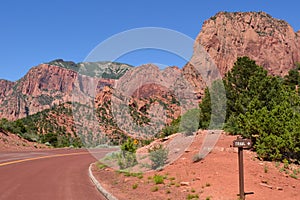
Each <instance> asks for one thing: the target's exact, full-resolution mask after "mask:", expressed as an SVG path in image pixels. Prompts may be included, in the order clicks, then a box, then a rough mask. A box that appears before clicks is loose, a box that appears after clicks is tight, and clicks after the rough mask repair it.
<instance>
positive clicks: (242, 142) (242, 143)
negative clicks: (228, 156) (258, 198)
mask: <svg viewBox="0 0 300 200" xmlns="http://www.w3.org/2000/svg"><path fill="white" fill-rule="evenodd" d="M233 147H238V159H239V192H240V193H239V196H240V199H241V200H245V196H246V195H247V194H254V193H253V192H247V193H246V192H245V188H244V158H243V149H249V148H251V147H252V141H251V140H250V139H242V138H240V137H238V138H237V139H236V140H234V141H233Z"/></svg>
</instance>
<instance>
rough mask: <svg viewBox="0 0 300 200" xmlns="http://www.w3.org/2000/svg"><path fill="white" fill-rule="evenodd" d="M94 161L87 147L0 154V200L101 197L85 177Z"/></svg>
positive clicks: (82, 199) (101, 199) (70, 199)
mask: <svg viewBox="0 0 300 200" xmlns="http://www.w3.org/2000/svg"><path fill="white" fill-rule="evenodd" d="M108 151H109V150H108V149H102V150H98V151H97V154H98V156H101V155H103V156H104V155H105V154H106V153H107V152H108ZM95 161H96V159H95V158H94V157H93V156H92V155H90V154H89V153H88V151H87V150H51V151H39V152H14V153H0V199H1V200H50V199H51V200H53V199H55V200H85V199H88V200H94V199H95V200H98V199H99V200H104V199H105V198H104V197H103V196H102V195H101V194H100V193H99V192H98V191H97V189H96V187H95V186H94V185H93V183H92V182H91V180H90V179H89V176H88V168H89V164H90V163H92V162H95Z"/></svg>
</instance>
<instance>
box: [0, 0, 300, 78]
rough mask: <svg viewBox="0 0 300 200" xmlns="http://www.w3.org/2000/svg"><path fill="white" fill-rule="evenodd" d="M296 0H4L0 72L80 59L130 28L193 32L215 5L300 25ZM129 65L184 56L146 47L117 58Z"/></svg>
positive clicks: (175, 61) (11, 74)
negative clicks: (143, 49) (156, 28)
mask: <svg viewBox="0 0 300 200" xmlns="http://www.w3.org/2000/svg"><path fill="white" fill-rule="evenodd" d="M299 7H300V3H298V1H297V0H294V1H293V0H284V1H280V0H206V1H202V0H186V1H183V0H181V1H179V0H151V1H148V0H105V1H104V0H49V1H46V0H45V1H42V0H26V1H25V0H3V1H1V4H0V25H1V28H0V36H1V37H0V53H1V57H0V58H1V59H0V78H4V79H8V80H17V79H19V78H21V77H22V76H24V75H25V74H26V72H27V71H28V70H29V69H30V68H31V67H33V66H36V65H38V64H40V63H43V62H49V61H51V60H54V59H57V58H62V59H64V60H71V61H74V62H81V61H83V60H84V59H85V57H86V56H87V55H88V54H89V52H90V51H91V50H92V49H93V48H95V47H96V46H97V45H98V44H99V43H101V42H102V41H104V40H105V39H107V38H109V37H110V36H112V35H114V34H117V33H120V32H122V31H126V30H129V29H133V28H140V27H149V26H150V27H163V28H169V29H172V30H176V31H179V32H181V33H183V34H186V35H187V36H189V37H191V38H193V39H194V38H195V37H196V36H197V34H198V33H199V32H200V30H201V27H202V23H203V22H204V20H206V19H208V18H209V17H211V16H213V15H215V14H216V13H217V12H219V11H265V12H267V13H269V14H270V15H272V16H273V17H275V18H279V19H283V20H286V21H287V22H288V23H290V24H291V25H292V27H293V28H294V30H295V31H297V30H299V29H300V19H299V16H300V14H299V13H300V12H299ZM118 61H120V62H127V63H128V64H132V65H139V64H143V63H150V62H152V63H161V64H164V65H177V66H179V67H182V65H184V63H185V61H184V60H182V59H180V58H178V57H176V56H174V55H171V54H168V53H166V52H162V51H160V52H159V51H155V50H153V51H152V50H147V51H144V52H136V55H128V56H127V57H126V56H123V57H122V58H120V60H118Z"/></svg>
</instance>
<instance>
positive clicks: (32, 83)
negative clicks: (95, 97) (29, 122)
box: [0, 60, 130, 120]
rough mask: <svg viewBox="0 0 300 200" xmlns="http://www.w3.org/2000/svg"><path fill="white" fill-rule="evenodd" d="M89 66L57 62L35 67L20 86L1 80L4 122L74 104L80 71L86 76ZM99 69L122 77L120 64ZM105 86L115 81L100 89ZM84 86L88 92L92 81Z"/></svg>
mask: <svg viewBox="0 0 300 200" xmlns="http://www.w3.org/2000/svg"><path fill="white" fill-rule="evenodd" d="M64 65H65V66H64ZM89 65H91V63H80V64H78V65H76V64H75V63H73V62H64V61H62V60H57V61H55V62H54V61H53V62H50V63H48V64H40V65H38V66H36V67H33V68H32V69H31V70H30V71H29V72H28V73H27V74H26V75H25V76H24V77H23V78H21V79H20V80H18V81H17V82H10V81H5V80H0V86H1V91H0V105H1V106H0V118H7V119H9V120H15V119H19V118H23V117H26V116H28V115H32V114H35V113H37V112H40V111H43V110H45V109H49V108H51V107H52V106H53V105H59V104H62V103H64V102H68V101H72V98H73V87H74V83H75V82H78V73H77V72H76V70H77V71H78V70H79V69H84V70H85V71H83V72H82V73H85V72H86V71H87V70H86V69H85V68H84V67H85V66H89ZM98 65H99V66H98ZM95 66H96V67H100V68H101V66H102V68H101V69H105V70H106V71H108V72H106V71H105V73H106V76H110V75H112V76H117V75H118V74H117V72H115V70H114V69H115V68H116V66H119V64H114V63H105V64H104V63H95ZM110 66H113V67H112V70H109V69H108V68H109V67H110ZM121 67H122V70H123V71H122V72H121V73H125V72H126V70H128V69H129V67H130V66H128V65H124V66H121ZM95 69H96V68H95ZM94 71H95V70H94ZM94 71H93V72H94ZM88 72H90V71H88ZM80 73H81V72H80ZM110 73H111V74H110ZM113 78H114V77H113ZM105 82H111V81H105V80H104V81H100V80H99V87H101V84H102V83H105ZM81 84H83V85H82V88H87V86H86V84H89V80H86V81H85V80H83V81H81ZM96 84H97V83H96Z"/></svg>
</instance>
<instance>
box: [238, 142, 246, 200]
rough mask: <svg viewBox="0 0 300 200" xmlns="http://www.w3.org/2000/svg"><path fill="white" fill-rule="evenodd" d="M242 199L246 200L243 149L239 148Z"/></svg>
mask: <svg viewBox="0 0 300 200" xmlns="http://www.w3.org/2000/svg"><path fill="white" fill-rule="evenodd" d="M238 156H239V188H240V195H239V196H240V199H241V200H245V186H244V160H243V159H244V158H243V147H239V148H238Z"/></svg>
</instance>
